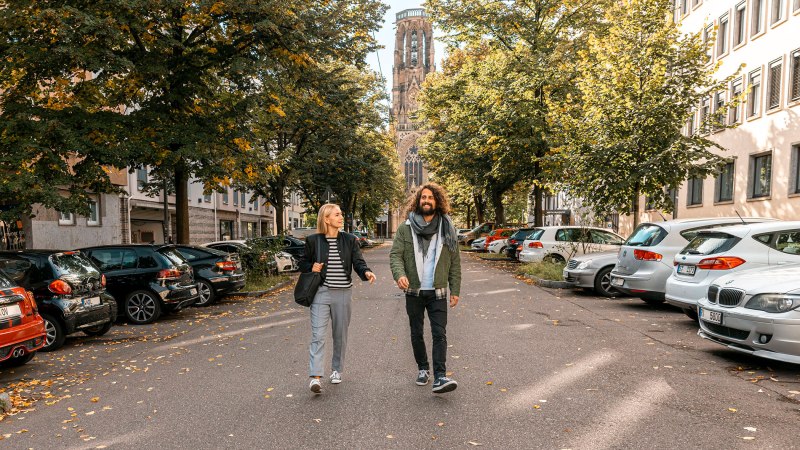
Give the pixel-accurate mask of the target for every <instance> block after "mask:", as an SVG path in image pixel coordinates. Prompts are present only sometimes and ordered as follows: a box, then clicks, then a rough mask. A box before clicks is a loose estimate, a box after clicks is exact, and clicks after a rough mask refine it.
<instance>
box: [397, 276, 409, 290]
mask: <svg viewBox="0 0 800 450" xmlns="http://www.w3.org/2000/svg"><path fill="white" fill-rule="evenodd" d="M397 287H399V288H400V289H408V277H400V279H399V280H397Z"/></svg>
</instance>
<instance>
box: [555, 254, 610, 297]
mask: <svg viewBox="0 0 800 450" xmlns="http://www.w3.org/2000/svg"><path fill="white" fill-rule="evenodd" d="M618 253H619V252H618V251H613V252H600V253H589V254H586V255H580V256H576V257H574V258H572V259H570V260H569V261H568V262H567V266H566V267H564V280H565V281H566V282H568V283H572V285H573V286H574V287H576V288H577V287H580V288H585V289H593V290H594V292H596V293H597V294H599V295H602V296H604V297H617V296H619V295H620V294H621V292H620V291H618V290H617V289H616V288H614V287H613V286H611V270H612V269H613V268H614V265H615V264H616V263H617V258H618V256H617V255H618Z"/></svg>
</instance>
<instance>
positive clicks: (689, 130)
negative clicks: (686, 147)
mask: <svg viewBox="0 0 800 450" xmlns="http://www.w3.org/2000/svg"><path fill="white" fill-rule="evenodd" d="M686 135H687V136H693V135H694V111H692V114H691V115H690V116H689V120H687V121H686Z"/></svg>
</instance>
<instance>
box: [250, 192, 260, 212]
mask: <svg viewBox="0 0 800 450" xmlns="http://www.w3.org/2000/svg"><path fill="white" fill-rule="evenodd" d="M250 203H252V204H253V209H255V210H256V211H258V195H255V194H253V197H252V198H250Z"/></svg>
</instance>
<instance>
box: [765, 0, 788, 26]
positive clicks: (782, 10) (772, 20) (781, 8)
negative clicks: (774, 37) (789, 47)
mask: <svg viewBox="0 0 800 450" xmlns="http://www.w3.org/2000/svg"><path fill="white" fill-rule="evenodd" d="M776 5H777V7H776ZM769 6H770V8H769V26H770V27H774V26H777V25H779V24H781V23H783V22H785V21H786V2H785V1H784V0H771V2H770V5H769ZM776 13H777V14H779V15H778V17H775V15H776Z"/></svg>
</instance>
